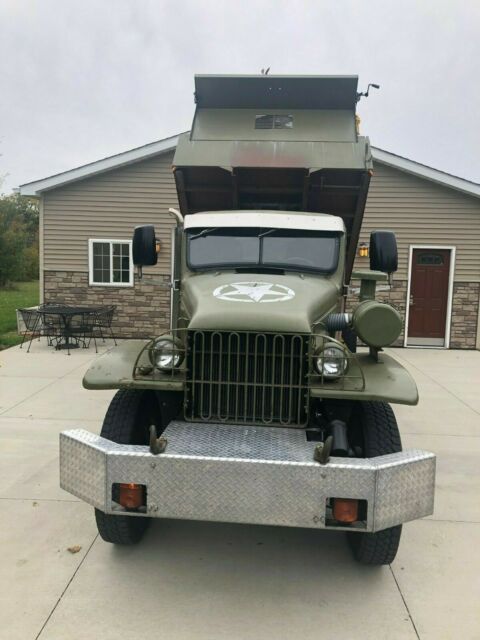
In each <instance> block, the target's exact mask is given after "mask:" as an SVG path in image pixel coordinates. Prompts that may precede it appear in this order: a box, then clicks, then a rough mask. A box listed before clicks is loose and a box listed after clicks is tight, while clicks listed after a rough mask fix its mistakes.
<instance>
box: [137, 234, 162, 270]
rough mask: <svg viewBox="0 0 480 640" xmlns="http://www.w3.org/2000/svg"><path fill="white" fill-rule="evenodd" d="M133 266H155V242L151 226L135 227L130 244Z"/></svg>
mask: <svg viewBox="0 0 480 640" xmlns="http://www.w3.org/2000/svg"><path fill="white" fill-rule="evenodd" d="M132 253H133V264H134V265H135V266H137V267H150V266H153V265H154V264H157V259H158V258H157V241H156V238H155V228H154V226H153V224H145V225H142V226H141V227H135V230H134V232H133V242H132Z"/></svg>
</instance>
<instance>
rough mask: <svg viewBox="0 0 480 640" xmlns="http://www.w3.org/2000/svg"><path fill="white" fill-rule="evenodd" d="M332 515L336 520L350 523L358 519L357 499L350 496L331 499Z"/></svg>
mask: <svg viewBox="0 0 480 640" xmlns="http://www.w3.org/2000/svg"><path fill="white" fill-rule="evenodd" d="M333 517H334V518H335V520H337V522H343V523H344V524H352V522H356V521H357V520H358V500H353V499H351V498H334V499H333Z"/></svg>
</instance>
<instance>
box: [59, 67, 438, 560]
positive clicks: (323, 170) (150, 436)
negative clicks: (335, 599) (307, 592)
mask: <svg viewBox="0 0 480 640" xmlns="http://www.w3.org/2000/svg"><path fill="white" fill-rule="evenodd" d="M358 95H359V94H358V91H357V77H354V76H341V77H325V76H323V77H311V76H298V77H293V76H287V77H285V76H197V77H196V78H195V101H196V110H195V116H194V120H193V125H192V129H191V131H190V132H189V133H186V134H184V135H182V136H181V137H180V139H179V142H178V146H177V149H176V153H175V156H174V163H173V164H174V166H173V171H174V175H175V181H176V187H177V193H178V201H179V205H180V211H178V210H171V213H172V215H173V219H174V220H175V226H174V229H173V233H172V245H171V251H172V276H171V284H170V288H171V326H170V329H169V330H168V331H165V332H163V333H161V335H157V336H154V337H152V338H151V339H149V340H129V341H125V342H123V343H122V344H121V345H120V346H118V347H116V348H113V349H112V350H110V351H109V352H107V353H106V354H105V355H103V356H101V357H100V358H99V359H98V360H97V361H96V362H95V363H94V364H93V366H92V367H91V369H90V370H89V371H88V372H87V374H86V375H85V378H84V386H85V387H86V388H87V389H118V391H117V393H116V395H115V396H114V398H113V400H112V403H111V405H110V407H109V409H108V411H107V414H106V417H105V421H104V423H103V427H102V429H101V434H100V436H98V435H95V434H92V433H89V432H87V431H84V430H82V429H78V430H71V431H65V432H63V433H62V434H61V436H60V445H61V448H60V468H61V486H62V487H63V488H64V489H66V490H67V491H69V492H71V493H72V494H74V495H75V496H78V497H79V498H81V499H83V500H85V501H86V502H87V503H89V504H91V505H93V507H94V508H95V517H96V522H97V526H98V531H99V533H100V535H101V537H102V538H103V539H104V540H106V541H107V542H111V543H114V544H133V543H136V542H138V541H139V540H140V539H141V537H142V535H143V533H144V532H145V530H146V528H147V526H148V524H149V522H150V521H151V520H152V518H182V519H193V520H210V521H220V522H237V523H252V524H258V525H262V524H264V525H280V526H293V527H308V528H315V529H329V530H335V531H339V532H340V531H343V532H347V538H348V541H349V543H350V545H351V548H352V550H353V553H354V556H355V557H356V559H357V560H359V561H360V562H362V563H367V564H386V563H390V562H391V561H392V560H393V559H394V557H395V554H396V552H397V548H398V544H399V540H400V534H401V529H402V524H403V523H404V522H407V521H410V520H413V519H415V518H420V517H423V516H427V515H429V514H431V513H432V512H433V496H434V476H435V456H434V455H433V454H432V453H429V452H425V451H419V450H407V451H402V445H401V440H400V434H399V430H398V426H397V423H396V420H395V416H394V413H393V411H392V409H391V407H390V404H389V403H398V404H407V405H415V404H416V403H417V401H418V394H417V389H416V385H415V383H414V381H413V380H412V378H411V377H410V375H409V373H408V372H407V371H406V370H405V369H404V368H403V367H402V366H401V365H400V364H399V363H398V362H397V361H396V360H395V359H394V358H393V357H392V356H391V355H388V354H386V353H385V352H384V351H382V348H383V347H386V346H388V345H391V344H392V343H394V342H395V341H396V340H397V338H398V337H399V335H400V333H401V330H402V321H401V318H400V315H399V313H398V311H397V310H396V309H395V308H394V307H393V306H391V305H389V304H387V303H385V302H380V301H377V300H376V299H375V295H376V288H377V284H378V283H379V282H382V283H383V284H382V287H383V288H385V287H388V284H386V281H387V279H390V278H391V277H392V274H393V273H394V272H395V270H396V268H397V247H396V241H395V237H394V235H393V234H392V233H391V232H389V231H385V230H380V231H377V232H374V233H372V236H371V239H370V245H369V250H370V270H367V269H366V270H364V271H361V272H354V271H353V267H354V260H355V255H356V250H357V244H358V237H359V231H360V227H361V224H362V218H363V212H364V208H365V202H366V198H367V193H368V187H369V182H370V177H371V174H372V168H373V167H372V155H371V150H370V145H369V140H368V138H366V137H362V136H360V135H359V133H358V131H357V119H356V104H357V100H358ZM159 250H160V251H161V250H163V249H162V248H161V247H160V248H159V243H158V242H157V241H156V236H155V230H154V228H153V227H152V226H149V225H145V226H142V227H137V228H136V229H135V232H134V237H133V260H134V263H135V264H136V265H137V266H138V269H139V272H138V276H139V277H141V275H142V269H143V268H146V269H148V267H151V266H153V265H155V264H156V262H157V256H158V251H159ZM351 281H353V282H354V283H356V285H357V289H358V302H357V303H356V304H355V305H354V306H353V308H352V309H351V310H350V311H348V310H347V307H346V296H347V293H348V289H349V285H350V283H351ZM151 313H152V318H154V317H155V308H152V311H151ZM132 332H133V327H132ZM357 341H359V342H360V343H361V345H363V346H362V348H360V349H359V350H358V351H357ZM319 544H321V536H319Z"/></svg>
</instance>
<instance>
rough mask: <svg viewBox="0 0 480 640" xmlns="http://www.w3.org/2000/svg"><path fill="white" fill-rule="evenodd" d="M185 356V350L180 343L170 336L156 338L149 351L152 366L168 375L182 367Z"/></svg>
mask: <svg viewBox="0 0 480 640" xmlns="http://www.w3.org/2000/svg"><path fill="white" fill-rule="evenodd" d="M183 356H184V353H183V349H182V347H181V346H180V345H179V343H178V341H176V340H174V339H173V338H170V337H168V336H160V337H158V338H156V339H155V341H154V342H153V343H152V344H151V345H150V347H149V349H148V357H149V359H150V362H151V363H152V366H153V367H154V368H155V369H158V370H159V371H164V372H167V373H168V372H172V371H175V369H178V368H179V367H180V365H181V364H182V362H183Z"/></svg>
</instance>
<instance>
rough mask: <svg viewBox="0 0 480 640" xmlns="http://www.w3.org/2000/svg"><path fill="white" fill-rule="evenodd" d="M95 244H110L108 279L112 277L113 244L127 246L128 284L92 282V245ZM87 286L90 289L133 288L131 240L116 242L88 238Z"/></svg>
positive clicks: (108, 239) (107, 239)
mask: <svg viewBox="0 0 480 640" xmlns="http://www.w3.org/2000/svg"><path fill="white" fill-rule="evenodd" d="M96 242H103V243H107V244H110V277H112V275H113V249H112V245H114V244H128V247H129V258H130V270H129V277H128V282H95V281H94V280H93V245H94V243H96ZM88 284H89V286H91V287H133V284H134V281H133V255H132V241H131V240H125V239H123V240H118V239H112V238H89V240H88Z"/></svg>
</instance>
